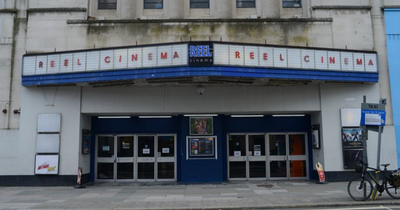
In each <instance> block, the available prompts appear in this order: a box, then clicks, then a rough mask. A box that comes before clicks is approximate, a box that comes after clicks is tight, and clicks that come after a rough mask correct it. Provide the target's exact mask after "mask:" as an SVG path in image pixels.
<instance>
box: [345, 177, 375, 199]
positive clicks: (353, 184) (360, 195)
mask: <svg viewBox="0 0 400 210" xmlns="http://www.w3.org/2000/svg"><path fill="white" fill-rule="evenodd" d="M372 190H373V186H372V183H371V181H369V180H368V179H367V178H362V177H356V178H354V179H353V180H351V181H350V182H349V184H348V185H347V192H348V193H349V195H350V197H351V198H353V200H355V201H365V200H367V199H368V198H370V197H371V194H372Z"/></svg>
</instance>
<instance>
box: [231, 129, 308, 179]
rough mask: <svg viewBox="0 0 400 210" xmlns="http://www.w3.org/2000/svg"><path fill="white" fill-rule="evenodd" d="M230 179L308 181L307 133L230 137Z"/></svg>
mask: <svg viewBox="0 0 400 210" xmlns="http://www.w3.org/2000/svg"><path fill="white" fill-rule="evenodd" d="M227 145H228V179H229V180H257V179H262V180H265V179H268V180H273V179H283V180H287V179H306V178H308V173H307V171H308V158H307V157H308V155H307V154H308V151H307V140H306V134H305V133H278V134H257V133H254V134H229V135H228V144H227Z"/></svg>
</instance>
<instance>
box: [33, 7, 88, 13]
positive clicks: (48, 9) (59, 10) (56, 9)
mask: <svg viewBox="0 0 400 210" xmlns="http://www.w3.org/2000/svg"><path fill="white" fill-rule="evenodd" d="M86 10H87V9H86V8H80V7H75V8H69V7H65V8H63V7H60V8H30V9H27V10H26V11H27V12H29V13H33V12H37V13H42V12H86Z"/></svg>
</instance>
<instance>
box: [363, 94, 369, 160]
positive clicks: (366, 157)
mask: <svg viewBox="0 0 400 210" xmlns="http://www.w3.org/2000/svg"><path fill="white" fill-rule="evenodd" d="M363 103H367V96H364V102H363ZM363 128H364V129H366V130H367V132H368V129H367V126H363ZM363 162H364V163H366V164H368V153H367V140H364V155H363Z"/></svg>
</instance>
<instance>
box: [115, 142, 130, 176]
mask: <svg viewBox="0 0 400 210" xmlns="http://www.w3.org/2000/svg"><path fill="white" fill-rule="evenodd" d="M116 138H117V141H116V143H117V146H116V149H117V151H116V154H117V159H116V161H115V162H116V167H117V169H116V170H117V180H129V181H132V180H133V179H135V177H134V163H135V158H134V157H135V156H134V151H135V150H134V137H133V136H117V137H116Z"/></svg>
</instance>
